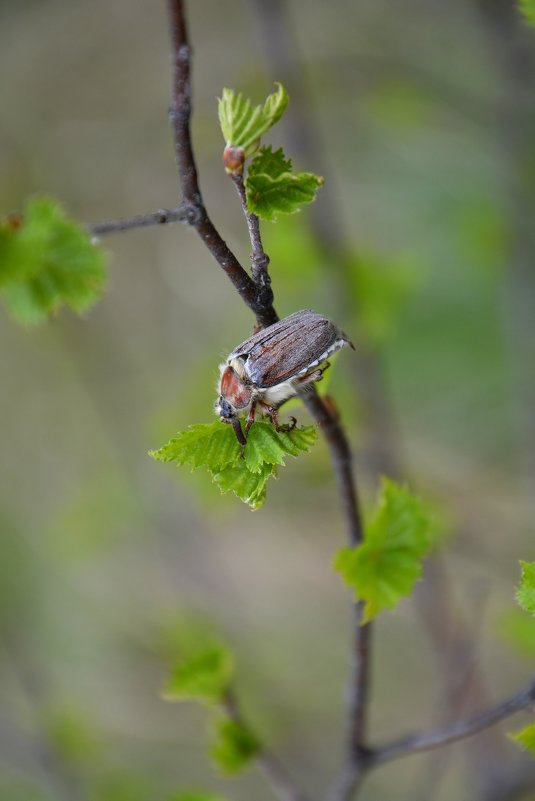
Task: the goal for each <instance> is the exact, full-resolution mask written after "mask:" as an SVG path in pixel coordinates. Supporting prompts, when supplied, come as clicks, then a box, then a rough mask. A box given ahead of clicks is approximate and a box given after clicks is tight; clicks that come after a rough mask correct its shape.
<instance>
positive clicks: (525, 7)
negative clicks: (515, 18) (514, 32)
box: [518, 0, 535, 25]
mask: <svg viewBox="0 0 535 801" xmlns="http://www.w3.org/2000/svg"><path fill="white" fill-rule="evenodd" d="M518 7H519V8H520V11H521V12H522V14H523V16H524V19H525V20H526V22H527V23H528V24H529V25H535V0H519V2H518Z"/></svg>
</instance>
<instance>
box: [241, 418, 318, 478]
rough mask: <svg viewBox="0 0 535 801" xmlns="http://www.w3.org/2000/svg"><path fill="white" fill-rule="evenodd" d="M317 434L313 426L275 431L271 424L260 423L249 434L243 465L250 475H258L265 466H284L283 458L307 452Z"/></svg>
mask: <svg viewBox="0 0 535 801" xmlns="http://www.w3.org/2000/svg"><path fill="white" fill-rule="evenodd" d="M317 438H318V434H317V432H316V429H315V428H314V426H306V427H304V428H290V429H288V430H287V431H285V430H283V429H281V431H276V430H275V428H274V427H273V426H272V425H271V423H263V422H261V421H259V422H257V423H255V424H254V426H252V427H251V430H250V432H249V437H248V439H247V446H246V448H245V464H246V465H247V469H248V470H250V471H251V472H252V473H259V472H260V471H261V470H262V469H263V466H264V465H265V464H268V465H276V464H278V465H284V458H285V457H286V456H288V454H290V455H291V456H297V455H298V454H299V453H301V452H302V451H309V450H310V449H311V447H312V445H313V444H314V443H315V442H316V440H317Z"/></svg>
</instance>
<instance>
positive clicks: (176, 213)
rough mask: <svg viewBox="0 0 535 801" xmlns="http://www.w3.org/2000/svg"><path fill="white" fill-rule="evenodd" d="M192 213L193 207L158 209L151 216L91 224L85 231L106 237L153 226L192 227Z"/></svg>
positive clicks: (139, 215)
mask: <svg viewBox="0 0 535 801" xmlns="http://www.w3.org/2000/svg"><path fill="white" fill-rule="evenodd" d="M192 211H193V210H192V208H191V207H188V206H186V205H184V204H182V205H181V206H177V207H176V208H174V209H158V211H153V212H151V213H150V214H136V215H135V216H134V217H120V218H119V219H117V220H103V221H102V222H97V223H91V224H90V225H86V226H85V230H86V231H87V233H88V234H89V235H90V236H105V235H106V234H117V233H121V232H122V231H131V230H133V229H134V228H148V227H150V226H151V225H167V224H169V223H176V222H182V223H188V224H189V225H192V224H193V223H194V222H195V219H194V215H192Z"/></svg>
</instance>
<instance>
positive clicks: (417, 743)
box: [367, 679, 535, 767]
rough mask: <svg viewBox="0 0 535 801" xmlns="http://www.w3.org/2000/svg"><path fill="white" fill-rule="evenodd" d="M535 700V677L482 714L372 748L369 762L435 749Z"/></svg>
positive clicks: (518, 710) (523, 707) (471, 733)
mask: <svg viewBox="0 0 535 801" xmlns="http://www.w3.org/2000/svg"><path fill="white" fill-rule="evenodd" d="M534 702H535V679H534V680H533V681H532V682H530V684H528V685H527V686H526V687H524V688H523V689H522V690H520V691H519V692H517V693H515V694H514V695H512V696H510V697H509V698H506V699H505V701H502V702H501V703H499V704H497V705H496V706H493V707H490V708H489V709H485V710H484V711H483V712H480V713H479V715H475V716H474V717H471V718H468V719H467V720H462V721H459V722H458V723H452V724H451V725H449V726H444V727H443V728H438V729H430V730H429V731H422V732H414V733H413V734H407V735H405V736H403V737H399V738H398V739H396V740H392V741H391V742H389V743H385V745H382V746H380V747H378V748H374V749H371V750H370V752H369V754H368V758H367V761H368V765H369V767H375V766H377V765H380V764H382V763H383V762H390V761H391V760H393V759H399V758H400V757H402V756H407V755H409V754H416V753H418V752H420V751H431V750H432V749H433V748H440V747H441V746H443V745H448V744H449V743H455V742H457V741H458V740H463V739H465V738H466V737H470V736H472V735H473V734H477V733H478V732H480V731H483V729H486V728H488V727H489V726H494V725H495V724H496V723H499V722H500V721H502V720H505V719H506V718H509V717H511V715H514V714H515V713H516V712H520V711H521V710H522V709H527V708H528V707H529V706H530V705H531V704H533V703H534Z"/></svg>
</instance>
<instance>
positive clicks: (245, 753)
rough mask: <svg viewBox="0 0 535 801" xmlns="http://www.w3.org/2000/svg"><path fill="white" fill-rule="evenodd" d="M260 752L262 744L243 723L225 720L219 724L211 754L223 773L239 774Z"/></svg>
mask: <svg viewBox="0 0 535 801" xmlns="http://www.w3.org/2000/svg"><path fill="white" fill-rule="evenodd" d="M259 751H260V743H259V742H258V740H257V739H256V737H255V736H254V734H253V733H252V732H251V731H250V730H249V729H248V727H247V726H246V725H245V724H244V723H243V722H242V721H239V720H232V719H230V718H224V719H222V720H220V721H219V722H218V723H217V726H216V739H215V742H214V744H213V745H212V748H211V750H210V753H211V755H212V758H213V760H214V762H215V763H216V765H217V766H218V767H219V769H220V770H221V771H222V772H223V773H227V774H229V775H233V774H235V773H239V772H240V771H242V770H243V769H244V768H246V767H247V766H248V765H249V763H250V762H251V760H252V759H254V757H255V756H256V755H257V754H258V753H259Z"/></svg>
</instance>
